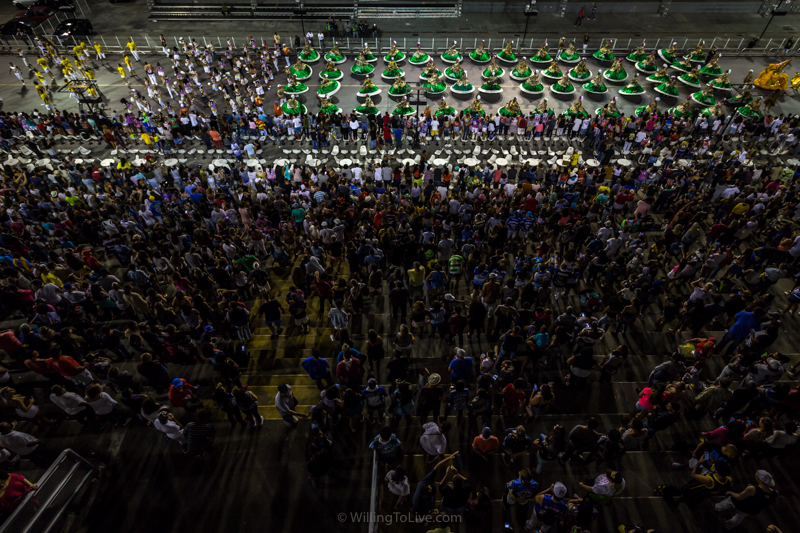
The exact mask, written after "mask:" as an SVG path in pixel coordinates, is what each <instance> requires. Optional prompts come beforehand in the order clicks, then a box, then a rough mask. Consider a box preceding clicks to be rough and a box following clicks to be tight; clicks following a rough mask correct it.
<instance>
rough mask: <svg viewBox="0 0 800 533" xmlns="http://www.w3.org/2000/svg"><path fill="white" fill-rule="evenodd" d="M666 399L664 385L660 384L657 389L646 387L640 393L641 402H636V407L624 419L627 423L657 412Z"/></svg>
mask: <svg viewBox="0 0 800 533" xmlns="http://www.w3.org/2000/svg"><path fill="white" fill-rule="evenodd" d="M665 399H666V396H664V384H663V383H659V384H658V385H656V386H655V387H645V388H644V389H642V390H641V392H639V401H637V402H636V407H635V408H633V409H632V410H631V412H630V413H628V414H627V415H625V416H623V417H622V419H623V420H624V421H626V422H627V421H628V420H630V419H633V418H642V417H643V416H645V415H646V414H647V413H650V412H652V411H653V410H655V409H656V408H657V407H658V406H659V405H660V404H661V403H662V402H664V400H665Z"/></svg>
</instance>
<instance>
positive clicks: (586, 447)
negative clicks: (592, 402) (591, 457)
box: [558, 416, 600, 463]
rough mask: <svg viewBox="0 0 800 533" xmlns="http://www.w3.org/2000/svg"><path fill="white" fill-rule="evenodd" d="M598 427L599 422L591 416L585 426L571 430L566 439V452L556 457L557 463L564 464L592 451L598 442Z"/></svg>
mask: <svg viewBox="0 0 800 533" xmlns="http://www.w3.org/2000/svg"><path fill="white" fill-rule="evenodd" d="M599 426H600V422H598V421H597V419H596V418H595V417H593V416H591V417H589V420H588V421H587V422H586V425H583V426H581V425H578V426H575V427H574V428H572V431H570V432H569V438H568V439H567V451H566V452H564V453H563V454H561V455H560V456H559V457H558V459H559V461H561V462H562V463H566V462H567V461H569V460H570V459H574V458H576V457H579V456H580V455H581V454H582V453H585V452H588V451H591V450H593V449H594V447H595V445H597V441H598V440H600V434H599V433H598V432H597V428H598V427H599Z"/></svg>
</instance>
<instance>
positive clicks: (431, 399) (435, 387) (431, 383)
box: [417, 373, 444, 424]
mask: <svg viewBox="0 0 800 533" xmlns="http://www.w3.org/2000/svg"><path fill="white" fill-rule="evenodd" d="M441 382H442V376H440V375H439V374H436V373H434V374H430V375H429V376H428V381H427V383H425V385H423V386H422V388H421V389H420V390H419V398H418V399H417V402H418V405H417V416H418V417H419V421H420V423H423V424H424V423H425V420H426V419H427V418H428V415H429V414H430V413H433V416H434V417H438V416H439V413H440V412H441V406H442V399H443V398H444V390H443V389H442V386H441V385H440V383H441Z"/></svg>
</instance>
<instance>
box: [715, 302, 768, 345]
mask: <svg viewBox="0 0 800 533" xmlns="http://www.w3.org/2000/svg"><path fill="white" fill-rule="evenodd" d="M760 313H761V308H760V307H759V308H756V309H753V310H750V309H749V308H746V309H745V310H744V311H739V312H738V313H736V314H735V315H733V316H734V317H735V318H736V323H735V324H734V325H733V326H731V327H730V329H729V330H728V331H726V332H725V335H723V336H722V339H721V340H720V341H719V342H718V343H717V352H718V353H722V349H723V348H724V347H725V346H726V345H727V344H728V343H731V346H730V348H729V349H728V350H727V351H728V352H730V351H732V350H735V349H736V347H737V346H739V344H741V343H742V341H744V340H745V339H746V338H747V336H748V335H749V334H750V331H752V330H756V331H757V330H759V329H761V321H760V320H759V319H758V315H759V314H760Z"/></svg>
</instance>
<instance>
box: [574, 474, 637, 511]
mask: <svg viewBox="0 0 800 533" xmlns="http://www.w3.org/2000/svg"><path fill="white" fill-rule="evenodd" d="M590 479H591V478H590ZM625 486H626V484H625V479H624V478H623V477H622V474H620V473H619V472H617V471H616V470H611V469H610V468H609V469H608V470H606V473H605V474H600V475H599V476H597V477H596V478H594V481H593V482H592V485H587V484H585V483H580V487H581V488H582V489H584V490H585V491H587V492H589V498H590V499H591V500H592V501H594V502H595V503H597V505H598V506H604V505H609V504H610V503H611V500H612V499H613V498H614V497H615V496H618V495H619V494H620V493H622V491H624V490H625Z"/></svg>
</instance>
